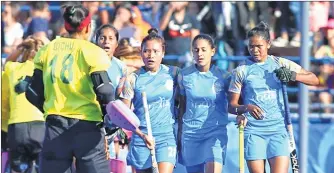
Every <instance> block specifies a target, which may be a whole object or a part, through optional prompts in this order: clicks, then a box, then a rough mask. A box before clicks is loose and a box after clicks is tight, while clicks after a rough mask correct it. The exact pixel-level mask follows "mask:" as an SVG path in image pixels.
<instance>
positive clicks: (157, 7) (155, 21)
mask: <svg viewBox="0 0 334 173" xmlns="http://www.w3.org/2000/svg"><path fill="white" fill-rule="evenodd" d="M163 3H164V2H148V1H138V5H137V7H138V8H140V7H141V8H143V9H144V10H141V15H142V16H143V19H144V21H146V22H148V23H149V24H150V25H151V26H152V27H153V28H159V24H160V17H161V12H162V10H161V9H162V8H163Z"/></svg>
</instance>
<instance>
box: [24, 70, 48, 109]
mask: <svg viewBox="0 0 334 173" xmlns="http://www.w3.org/2000/svg"><path fill="white" fill-rule="evenodd" d="M29 78H30V77H28V76H27V78H26V79H28V80H30V84H29V85H28V87H27V90H26V91H25V95H26V98H27V100H28V101H29V102H30V103H31V104H33V105H34V106H36V107H37V108H38V109H39V110H40V111H41V112H43V113H44V109H43V105H44V100H45V98H44V84H43V72H42V70H40V69H35V70H34V74H33V76H32V77H31V78H30V79H29Z"/></svg>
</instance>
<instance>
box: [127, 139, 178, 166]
mask: <svg viewBox="0 0 334 173" xmlns="http://www.w3.org/2000/svg"><path fill="white" fill-rule="evenodd" d="M170 136H171V138H169V139H168V140H164V141H160V142H159V143H156V146H155V155H156V159H157V162H158V163H160V162H169V163H171V164H173V165H175V163H176V141H175V138H174V134H172V135H170ZM156 142H158V140H157V139H156ZM127 163H128V165H131V166H133V167H135V168H136V169H139V170H142V169H147V168H150V167H152V161H151V153H150V150H149V149H148V148H147V147H146V145H132V143H130V146H129V153H128V156H127Z"/></svg>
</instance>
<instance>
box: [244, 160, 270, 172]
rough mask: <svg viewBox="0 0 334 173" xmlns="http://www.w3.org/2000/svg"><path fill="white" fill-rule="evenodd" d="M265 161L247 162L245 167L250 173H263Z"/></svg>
mask: <svg viewBox="0 0 334 173" xmlns="http://www.w3.org/2000/svg"><path fill="white" fill-rule="evenodd" d="M265 165H266V160H248V161H247V166H248V169H249V172H250V173H265Z"/></svg>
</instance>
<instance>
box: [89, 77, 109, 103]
mask: <svg viewBox="0 0 334 173" xmlns="http://www.w3.org/2000/svg"><path fill="white" fill-rule="evenodd" d="M91 77H92V81H93V84H94V91H95V94H96V96H97V101H99V103H100V104H102V105H106V104H108V103H109V102H110V101H114V100H115V88H114V86H113V84H112V83H111V81H110V79H109V76H108V73H107V72H106V71H101V72H93V73H92V74H91ZM102 105H101V106H102Z"/></svg>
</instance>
